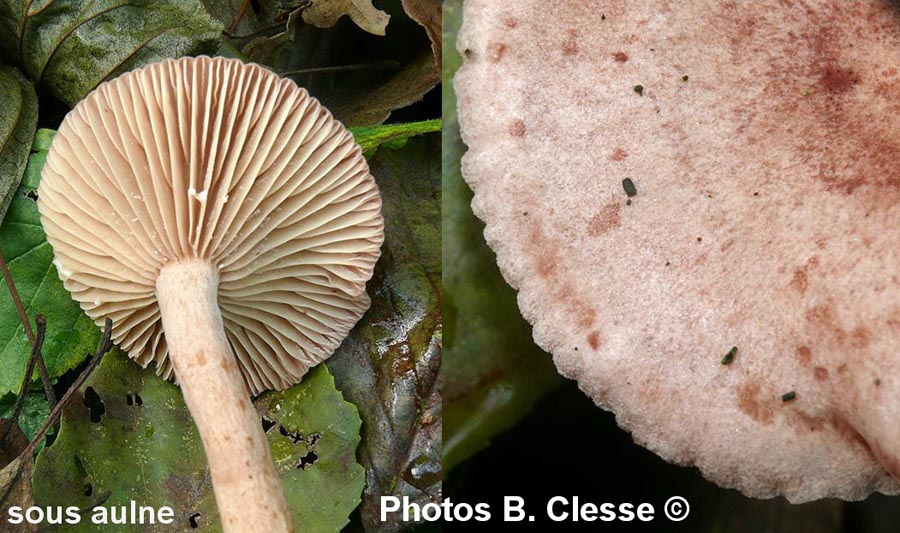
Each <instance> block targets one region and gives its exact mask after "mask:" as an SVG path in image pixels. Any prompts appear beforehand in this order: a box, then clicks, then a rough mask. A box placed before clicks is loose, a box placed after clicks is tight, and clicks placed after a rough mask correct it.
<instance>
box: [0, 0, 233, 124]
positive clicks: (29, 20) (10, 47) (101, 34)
mask: <svg viewBox="0 0 900 533" xmlns="http://www.w3.org/2000/svg"><path fill="white" fill-rule="evenodd" d="M221 32H222V26H221V24H219V23H218V22H217V21H215V20H214V19H213V18H212V17H210V15H209V14H208V13H207V12H206V10H205V8H204V7H203V4H202V3H201V2H200V1H199V0H163V1H159V0H132V1H129V2H125V1H123V0H98V1H92V2H83V1H81V0H55V1H50V2H46V1H45V2H22V1H20V0H0V48H2V49H3V51H4V52H5V53H6V54H7V55H8V56H9V57H11V58H14V59H15V60H16V61H17V62H19V63H20V64H21V65H22V66H23V67H24V71H25V73H26V74H27V75H28V76H29V77H30V78H31V79H32V80H35V82H36V84H37V85H38V86H40V87H42V88H44V89H46V90H48V91H49V92H50V93H51V94H53V95H54V96H56V97H57V98H59V99H60V100H62V101H64V102H66V103H67V104H69V105H70V106H71V105H74V104H75V103H76V102H78V101H79V100H81V99H82V98H83V97H84V96H85V95H86V94H87V93H88V92H90V91H91V89H93V88H94V87H96V86H97V85H99V84H100V83H101V82H103V81H105V80H107V79H109V78H114V77H116V76H117V75H119V74H121V73H123V72H127V71H129V70H131V69H133V68H135V67H138V66H141V65H145V64H147V63H151V62H154V61H159V60H161V59H165V58H169V57H178V56H183V55H196V54H201V53H209V52H213V51H215V50H216V48H217V47H218V44H219V39H220V37H221Z"/></svg>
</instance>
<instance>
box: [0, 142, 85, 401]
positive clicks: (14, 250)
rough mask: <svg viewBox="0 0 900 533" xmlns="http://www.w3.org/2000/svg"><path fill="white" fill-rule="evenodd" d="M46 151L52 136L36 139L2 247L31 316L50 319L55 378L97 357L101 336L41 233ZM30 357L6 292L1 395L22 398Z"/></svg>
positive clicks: (50, 365) (0, 334) (1, 319)
mask: <svg viewBox="0 0 900 533" xmlns="http://www.w3.org/2000/svg"><path fill="white" fill-rule="evenodd" d="M48 146H49V133H48V132H47V131H42V132H41V133H40V134H39V135H38V136H37V137H36V141H35V146H34V147H35V148H37V151H36V152H35V153H33V154H31V156H30V158H29V163H28V168H27V169H26V171H25V176H26V177H25V178H23V180H22V185H21V186H20V187H19V189H18V190H17V191H16V193H15V195H14V197H13V200H12V202H11V203H10V206H9V210H8V211H7V213H6V218H5V219H4V220H3V224H2V225H0V246H2V248H3V253H4V255H5V256H6V262H7V263H8V264H9V270H10V274H11V275H12V278H13V280H14V281H15V283H16V288H17V289H18V291H19V296H20V297H21V298H22V303H23V304H24V306H25V311H26V313H27V315H28V316H29V317H33V316H35V315H36V314H38V313H40V314H43V315H44V316H45V317H46V318H47V337H46V339H45V340H44V349H43V353H44V361H45V362H46V364H47V370H48V371H49V373H50V376H51V377H52V378H55V377H58V376H60V375H61V374H62V373H63V372H65V371H66V370H69V369H71V368H73V367H75V366H76V365H77V364H78V363H80V362H81V361H83V360H84V359H85V358H86V357H87V354H89V353H91V352H93V351H94V347H95V346H96V345H97V341H98V340H99V339H100V330H99V328H98V327H97V326H95V325H94V324H93V323H92V322H91V321H90V319H88V317H87V316H86V315H85V314H84V313H83V312H82V311H81V308H80V307H78V304H77V303H76V302H75V301H74V300H72V298H71V296H69V293H68V292H67V291H66V289H65V288H64V287H63V284H62V282H61V281H60V280H59V276H58V275H57V271H56V267H55V266H54V265H53V250H52V249H51V248H50V244H49V243H47V239H46V236H45V235H44V230H43V228H42V227H41V222H40V214H39V213H38V209H37V203H36V202H35V196H34V194H35V190H36V187H37V179H38V178H39V176H40V169H41V168H42V167H43V164H44V160H45V159H46V150H47V147H48ZM30 353H31V344H30V343H29V341H28V337H27V336H26V334H25V330H24V328H23V327H22V323H21V322H20V321H19V315H18V313H17V312H16V308H15V304H14V303H13V301H12V298H11V297H10V294H9V291H8V290H6V289H5V287H4V288H3V290H0V395H5V394H7V393H9V392H18V387H19V384H20V381H21V379H22V378H21V376H22V373H23V372H24V371H25V367H26V364H27V362H28V356H29V355H30Z"/></svg>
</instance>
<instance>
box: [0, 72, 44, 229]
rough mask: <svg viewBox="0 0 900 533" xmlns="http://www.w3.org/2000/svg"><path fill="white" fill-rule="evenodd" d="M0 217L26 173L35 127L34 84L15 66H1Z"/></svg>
mask: <svg viewBox="0 0 900 533" xmlns="http://www.w3.org/2000/svg"><path fill="white" fill-rule="evenodd" d="M0 102H3V104H2V106H0V220H2V219H3V215H4V214H6V209H7V207H9V203H10V202H11V201H12V197H13V194H14V193H15V192H16V189H17V188H18V187H19V181H20V180H21V179H22V174H23V173H24V172H25V164H26V162H27V161H28V152H29V149H30V148H31V140H32V139H33V138H34V128H35V126H36V125H37V97H36V96H35V94H34V87H32V86H31V83H29V82H28V80H26V79H25V77H24V76H22V74H21V73H20V72H19V71H18V70H16V69H15V68H13V67H8V66H4V65H0Z"/></svg>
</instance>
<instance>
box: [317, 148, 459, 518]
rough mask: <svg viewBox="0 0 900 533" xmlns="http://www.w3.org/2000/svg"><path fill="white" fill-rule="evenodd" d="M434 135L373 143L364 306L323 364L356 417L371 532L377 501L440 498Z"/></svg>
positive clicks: (438, 272)
mask: <svg viewBox="0 0 900 533" xmlns="http://www.w3.org/2000/svg"><path fill="white" fill-rule="evenodd" d="M439 142H440V139H439V137H438V135H437V134H434V133H432V134H426V135H420V136H417V137H413V138H411V139H409V141H408V142H407V143H406V144H405V145H404V146H403V147H402V148H397V149H390V148H386V147H382V148H381V149H379V150H378V151H377V152H376V153H375V154H374V156H372V157H371V159H370V161H369V164H370V166H371V169H372V174H373V175H374V176H375V179H376V181H377V182H378V186H379V188H380V190H381V195H382V199H383V213H384V220H385V241H384V246H383V247H382V257H381V260H380V261H379V262H378V265H377V266H376V268H375V274H374V277H373V278H372V281H371V282H369V287H368V288H369V294H370V296H371V297H372V307H371V308H370V309H369V311H368V312H367V313H366V314H365V315H364V316H363V318H362V320H361V321H360V323H359V324H357V326H356V328H354V330H353V331H352V332H351V334H350V336H349V337H348V338H347V339H346V340H345V341H344V343H343V344H342V345H341V347H340V348H339V349H338V351H337V352H336V353H335V354H334V356H332V358H331V359H330V360H329V362H328V366H329V368H330V369H331V370H332V372H334V375H335V381H336V382H337V384H338V388H340V389H341V390H342V391H343V392H344V395H345V396H346V397H347V399H348V400H349V401H351V402H353V403H354V404H355V405H356V406H357V408H358V409H359V412H360V415H361V416H362V419H363V422H364V424H363V441H362V446H363V448H362V450H361V453H360V460H361V462H362V463H363V464H364V465H365V467H366V470H367V471H368V476H367V480H368V481H367V484H366V492H365V494H364V496H363V507H362V511H361V516H362V521H363V525H365V527H366V528H367V530H371V531H383V530H389V531H394V530H397V529H401V528H404V527H409V524H406V525H404V524H402V523H400V522H399V520H398V518H396V517H394V518H392V519H391V520H389V521H388V522H385V523H382V522H381V521H380V516H379V507H380V497H381V496H382V495H392V494H393V495H398V496H401V497H402V496H408V497H409V499H410V501H414V502H418V503H420V504H423V503H427V502H431V501H436V500H438V499H439V498H440V492H441V476H442V471H441V453H440V448H441V444H440V443H441V390H440V379H441V378H440V365H441V343H442V340H441V283H442V282H441V253H440V249H441V232H440V201H441V184H440V166H439V163H438V154H439V153H440V144H439Z"/></svg>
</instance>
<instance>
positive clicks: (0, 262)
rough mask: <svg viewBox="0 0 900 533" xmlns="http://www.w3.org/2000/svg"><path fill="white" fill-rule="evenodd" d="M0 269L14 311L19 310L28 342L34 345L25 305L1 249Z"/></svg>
mask: <svg viewBox="0 0 900 533" xmlns="http://www.w3.org/2000/svg"><path fill="white" fill-rule="evenodd" d="M0 270H2V271H3V279H4V280H6V286H7V287H8V288H9V295H10V296H12V301H13V303H14V304H15V305H16V311H18V312H19V319H20V320H21V321H22V327H24V328H25V335H28V342H30V343H31V344H32V346H33V345H34V331H32V329H31V324H30V323H29V322H28V314H27V313H25V306H24V305H22V299H21V298H19V291H18V290H16V284H15V283H14V282H13V279H12V275H10V273H9V266H8V265H7V264H6V258H5V257H3V250H0Z"/></svg>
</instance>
